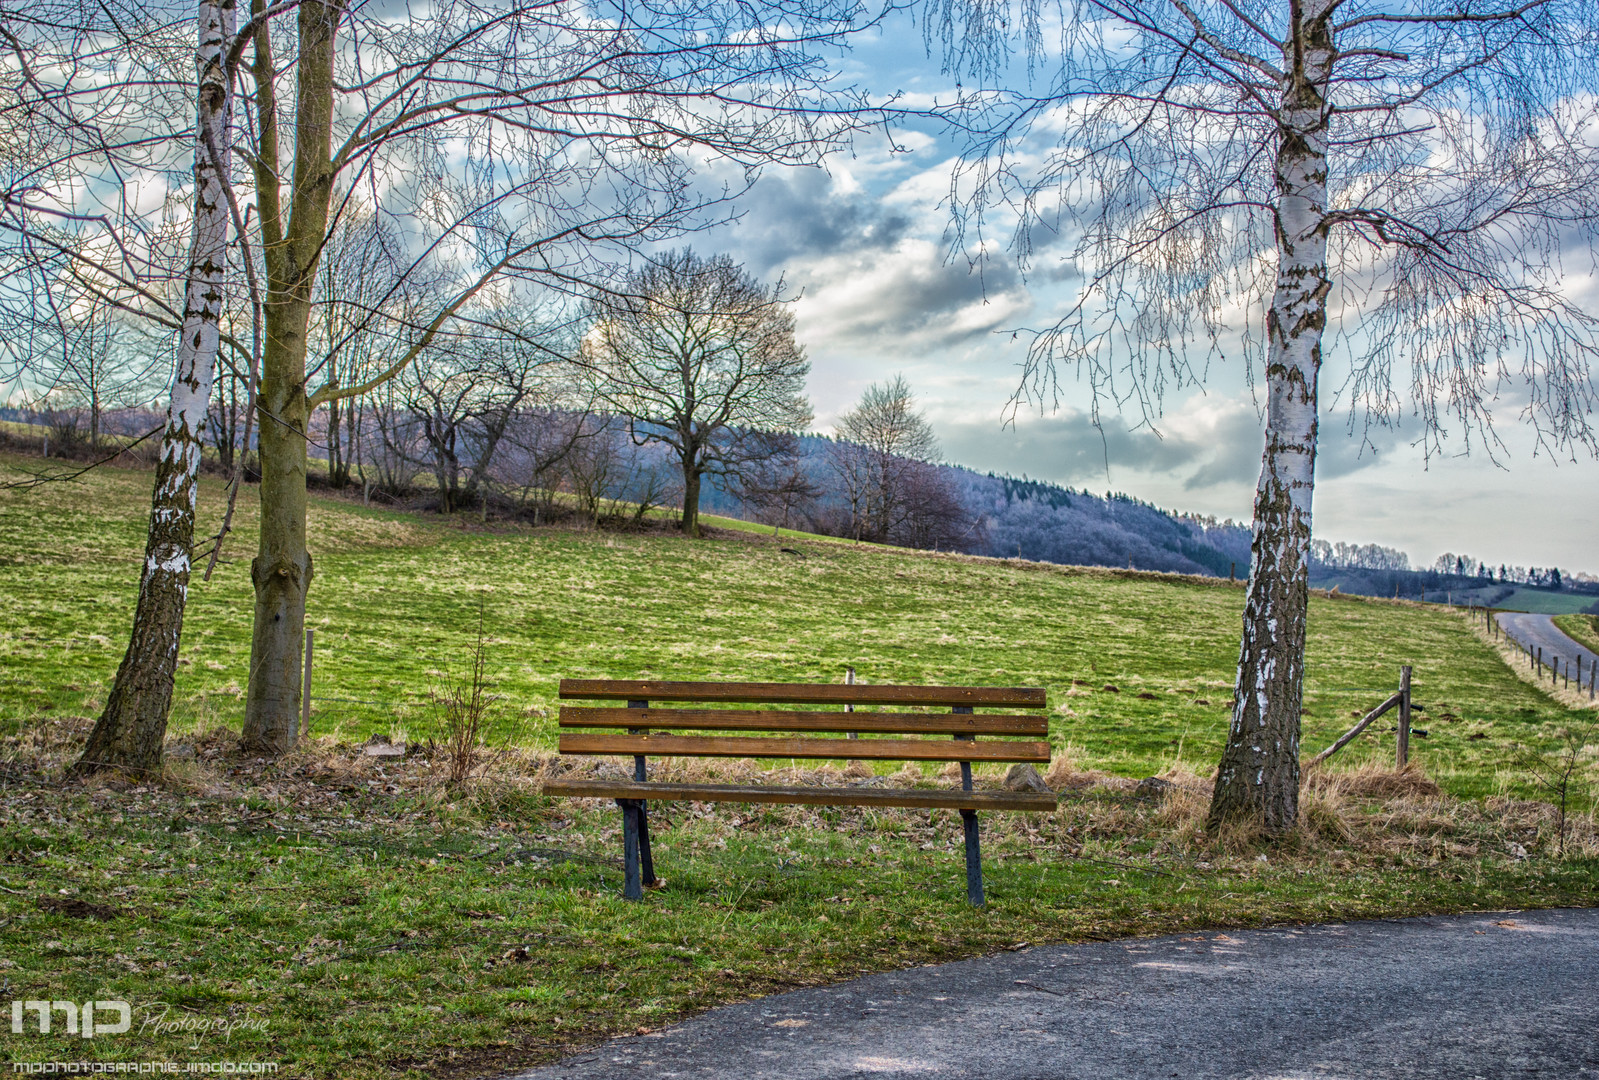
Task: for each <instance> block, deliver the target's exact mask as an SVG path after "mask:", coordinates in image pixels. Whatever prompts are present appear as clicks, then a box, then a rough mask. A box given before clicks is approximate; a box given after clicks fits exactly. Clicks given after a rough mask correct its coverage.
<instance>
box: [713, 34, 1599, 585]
mask: <svg viewBox="0 0 1599 1080" xmlns="http://www.w3.org/2000/svg"><path fill="white" fill-rule="evenodd" d="M843 64H844V67H845V71H846V74H847V75H848V76H849V77H851V78H853V79H855V80H858V81H860V82H862V83H864V84H865V85H867V86H869V87H871V88H872V89H873V90H874V91H875V92H879V93H888V92H892V91H902V92H904V93H905V94H907V95H910V100H913V101H925V100H926V99H927V98H928V97H931V96H934V95H937V96H939V97H941V98H943V99H946V100H947V98H948V96H949V95H950V93H951V92H952V90H953V80H952V79H951V78H950V77H949V76H947V75H944V74H942V73H941V72H940V70H939V68H940V65H939V63H938V61H937V60H936V59H930V58H928V56H927V55H926V53H925V51H924V49H923V46H922V34H921V30H920V27H917V26H915V25H914V24H912V23H911V22H910V20H909V19H908V18H907V17H905V16H902V15H901V16H895V17H893V18H892V19H890V20H889V22H887V23H886V24H885V26H884V28H883V30H882V32H880V33H878V34H876V35H872V36H870V37H868V38H866V39H864V40H861V41H859V42H858V43H857V45H856V47H855V49H854V51H853V52H852V53H851V54H849V55H848V56H847V57H845V58H844V60H843ZM896 141H897V142H898V143H899V144H900V145H901V147H903V152H893V151H892V150H891V148H890V146H889V144H888V141H887V140H886V139H885V138H883V137H882V136H881V135H875V136H866V137H863V138H861V139H859V140H858V141H857V143H856V146H855V148H854V152H853V153H852V154H850V155H840V156H838V157H836V158H834V159H833V160H831V161H830V162H829V163H828V166H827V168H826V169H805V170H787V171H778V172H769V173H768V174H767V175H766V176H764V177H763V178H762V179H761V181H760V182H759V183H758V185H757V186H756V188H755V190H754V191H753V192H752V193H751V196H750V198H749V199H748V201H747V204H746V206H745V213H744V215H743V217H742V219H741V220H740V221H739V222H738V224H737V225H735V226H732V227H728V228H724V229H720V230H718V231H717V232H715V233H713V234H711V235H710V236H705V237H701V238H698V239H697V240H696V246H697V247H700V248H702V249H715V250H725V251H730V252H732V253H733V254H734V255H735V257H737V258H739V259H740V260H741V261H743V262H744V263H745V264H746V266H747V267H748V268H749V269H750V270H751V271H752V272H754V273H756V274H758V275H760V276H761V277H763V278H767V279H771V278H775V277H776V276H778V275H780V274H781V275H783V276H784V277H785V278H786V280H787V282H788V284H789V285H790V287H791V289H793V290H797V291H800V292H801V293H802V296H801V299H800V300H799V301H798V302H797V305H796V314H797V316H798V323H799V336H800V339H801V341H802V342H803V343H804V344H805V345H806V347H807V349H808V351H809V354H810V357H811V361H812V374H811V379H810V394H811V400H812V402H813V404H814V406H815V409H816V417H817V419H816V427H817V429H818V430H822V431H827V430H829V429H830V428H831V425H832V422H833V420H834V419H835V418H836V417H837V416H838V415H839V414H840V413H841V412H843V411H844V410H846V409H847V408H849V407H850V405H851V404H852V403H853V402H854V401H855V400H856V399H857V398H858V397H859V396H860V393H861V391H863V390H864V389H865V388H866V387H867V386H868V385H869V384H871V383H873V382H879V381H882V380H884V379H886V378H889V377H891V376H893V375H894V374H896V373H902V374H904V375H905V376H906V378H907V379H908V380H909V381H910V382H911V384H912V386H913V387H914V388H915V390H916V391H917V394H918V397H919V400H920V402H921V404H922V406H923V407H924V408H925V410H926V412H927V414H928V415H929V417H930V418H931V420H932V422H933V425H934V427H935V429H936V430H937V431H938V433H939V436H940V438H941V439H942V442H943V447H944V453H945V456H946V458H947V459H948V460H950V461H952V462H955V463H957V464H962V465H967V466H970V467H972V468H975V469H979V470H983V471H988V470H993V471H996V472H1008V473H1012V474H1015V475H1022V474H1026V475H1027V476H1030V477H1034V478H1040V479H1046V480H1053V481H1056V482H1059V483H1063V484H1069V485H1072V486H1074V487H1085V488H1088V489H1090V490H1094V491H1105V490H1116V491H1122V492H1126V493H1127V494H1130V495H1133V496H1136V497H1138V498H1141V499H1145V500H1148V501H1151V502H1154V503H1156V504H1159V505H1161V506H1164V507H1167V508H1170V509H1175V510H1186V511H1193V512H1198V513H1206V514H1214V515H1216V516H1218V517H1231V518H1234V519H1239V520H1248V518H1249V516H1250V504H1251V498H1252V496H1253V492H1254V485H1255V480H1256V477H1257V476H1258V473H1259V468H1260V457H1261V448H1262V420H1261V414H1260V412H1259V410H1258V409H1257V406H1256V398H1255V396H1254V395H1253V393H1252V392H1251V390H1250V387H1249V384H1248V379H1247V376H1246V373H1245V372H1244V370H1243V369H1242V366H1241V362H1238V361H1225V362H1213V363H1211V364H1210V366H1209V371H1208V373H1207V377H1206V379H1205V386H1204V387H1203V389H1195V388H1188V389H1185V390H1183V391H1181V392H1177V393H1174V394H1169V395H1168V396H1167V398H1166V400H1165V402H1164V410H1163V415H1162V416H1161V418H1160V420H1159V427H1160V429H1161V434H1160V436H1157V435H1156V434H1154V433H1152V432H1151V431H1150V430H1148V428H1147V427H1144V428H1139V422H1140V419H1141V418H1140V417H1139V416H1138V414H1137V413H1136V411H1134V412H1133V413H1132V414H1131V415H1130V417H1129V418H1124V417H1123V416H1121V415H1118V414H1117V412H1116V408H1115V406H1114V404H1112V405H1111V406H1110V407H1109V409H1108V410H1107V408H1106V406H1105V405H1104V404H1103V403H1102V405H1101V411H1102V413H1104V414H1105V419H1106V422H1105V432H1104V436H1103V438H1102V436H1101V434H1100V432H1098V431H1096V430H1095V428H1094V427H1093V425H1092V424H1091V423H1090V421H1089V410H1090V405H1091V399H1090V394H1089V391H1088V388H1087V387H1086V385H1083V384H1080V383H1077V382H1075V381H1074V380H1072V379H1070V378H1067V379H1066V380H1064V389H1065V394H1064V396H1063V400H1062V402H1061V407H1060V408H1059V409H1058V410H1057V411H1047V410H1046V411H1044V412H1042V413H1040V411H1039V410H1038V409H1036V408H1024V409H1022V410H1021V411H1020V412H1019V413H1018V414H1017V415H1016V418H1015V422H1014V423H1013V424H1012V425H1009V426H1007V425H1006V424H1005V423H1004V421H1005V417H1006V415H1007V403H1008V402H1009V401H1010V399H1011V397H1012V395H1013V394H1015V392H1016V390H1017V388H1018V379H1019V366H1018V365H1019V364H1020V363H1021V361H1022V360H1023V355H1024V349H1025V344H1024V342H1023V340H1020V339H1014V338H1013V336H1012V334H1011V333H1010V331H1012V330H1015V329H1017V328H1026V327H1038V326H1042V325H1047V324H1048V323H1049V322H1050V321H1051V320H1052V317H1053V315H1055V314H1056V313H1058V312H1059V310H1060V306H1061V304H1062V301H1063V298H1064V297H1065V296H1067V295H1068V293H1067V292H1066V290H1067V288H1068V287H1069V282H1070V280H1071V278H1072V271H1073V268H1072V267H1071V266H1070V265H1069V264H1065V263H1063V262H1062V260H1061V259H1060V258H1059V256H1058V255H1052V254H1051V253H1050V252H1048V251H1047V250H1046V251H1045V252H1043V254H1041V255H1040V256H1039V257H1038V258H1037V259H1036V260H1035V262H1034V265H1033V266H1032V267H1031V268H1030V270H1029V272H1028V273H1027V274H1025V275H1024V274H1023V273H1021V272H1020V271H1019V270H1018V269H1017V267H1016V266H1015V264H1014V262H1013V261H1012V260H1011V259H1010V258H1009V257H1008V255H1007V253H1006V252H1005V251H1004V250H1003V248H1002V247H996V248H994V249H992V251H991V255H992V257H991V258H990V259H989V260H988V261H987V263H986V265H985V267H984V270H983V273H982V275H981V276H979V275H976V274H973V273H971V272H970V270H969V260H968V258H967V257H965V255H963V254H962V253H960V252H954V253H952V252H951V250H950V245H949V241H948V225H949V212H948V209H947V207H946V206H942V205H940V203H941V200H943V199H944V198H945V197H946V196H947V194H948V191H949V177H950V165H951V162H952V160H953V159H955V158H956V157H957V156H958V155H959V152H960V146H959V145H958V144H957V143H956V142H954V141H953V140H951V139H948V138H945V137H942V136H941V133H940V132H938V131H936V130H934V129H931V128H922V129H920V130H915V129H905V130H900V131H898V132H897V133H896ZM1001 240H1002V241H1003V237H1001ZM967 254H970V251H968V252H967ZM1583 287H1584V288H1586V287H1587V286H1586V284H1584V286H1583ZM1590 295H1593V296H1594V299H1595V302H1596V303H1599V291H1595V292H1594V293H1592V294H1590ZM1346 371H1347V361H1344V360H1341V358H1340V355H1339V351H1338V346H1337V344H1336V343H1335V342H1334V341H1333V339H1332V337H1331V335H1329V341H1328V351H1327V361H1326V365H1325V367H1324V369H1323V381H1322V387H1321V391H1322V399H1323V408H1324V414H1323V421H1322V438H1321V450H1320V455H1319V459H1318V467H1317V490H1316V496H1315V531H1316V534H1317V535H1318V536H1320V537H1322V538H1324V539H1327V540H1335V541H1336V540H1348V541H1358V542H1362V543H1371V542H1375V543H1380V544H1385V545H1389V546H1393V547H1398V548H1400V549H1402V550H1404V551H1406V552H1407V553H1409V555H1410V557H1411V560H1412V562H1413V563H1420V564H1430V563H1431V562H1432V560H1433V559H1434V557H1435V556H1437V555H1438V554H1440V553H1442V552H1444V551H1446V550H1447V551H1453V552H1457V553H1465V554H1470V555H1473V556H1476V557H1477V558H1480V559H1483V560H1485V561H1488V562H1492V563H1499V562H1508V563H1513V564H1516V563H1519V564H1522V565H1539V566H1548V565H1558V566H1560V567H1562V568H1563V569H1566V570H1568V571H1570V570H1577V571H1587V572H1590V573H1593V572H1599V542H1596V538H1599V462H1595V461H1594V460H1593V459H1592V458H1591V457H1588V456H1587V455H1586V454H1584V453H1582V452H1581V451H1579V452H1578V455H1577V457H1576V458H1575V459H1573V458H1572V456H1571V455H1570V454H1566V455H1560V454H1557V453H1551V452H1550V451H1549V450H1548V449H1547V448H1541V447H1539V446H1538V445H1537V444H1536V441H1535V440H1534V439H1533V438H1532V437H1531V433H1530V432H1529V431H1528V430H1527V429H1526V428H1525V427H1524V426H1523V425H1522V424H1521V423H1520V420H1519V416H1518V413H1519V409H1518V406H1517V403H1516V402H1515V401H1514V400H1509V399H1507V400H1506V401H1505V402H1504V403H1503V405H1502V406H1501V408H1500V409H1499V412H1498V414H1497V416H1496V420H1497V423H1498V426H1499V430H1500V434H1501V436H1502V438H1503V439H1504V443H1505V448H1504V450H1502V451H1500V452H1498V453H1497V454H1496V455H1494V457H1493V458H1490V457H1489V456H1488V455H1486V454H1484V453H1482V452H1481V451H1480V449H1479V448H1478V447H1477V446H1476V445H1475V444H1473V446H1472V447H1471V450H1470V453H1469V454H1468V453H1467V452H1466V446H1465V444H1464V443H1463V441H1461V440H1460V439H1459V438H1458V432H1457V433H1455V437H1454V438H1452V439H1450V440H1446V442H1445V443H1444V447H1443V451H1444V452H1443V454H1442V455H1434V456H1431V458H1430V460H1429V459H1428V457H1427V456H1425V455H1424V454H1423V452H1422V450H1421V447H1420V446H1419V445H1418V440H1419V437H1420V435H1421V427H1420V424H1419V421H1417V420H1416V419H1415V418H1414V417H1413V416H1412V415H1411V414H1410V412H1409V410H1408V408H1407V409H1406V410H1405V411H1404V413H1403V414H1402V415H1400V416H1399V417H1398V424H1397V427H1396V428H1395V429H1392V430H1384V431H1380V432H1378V433H1376V434H1375V435H1373V436H1372V437H1371V440H1370V443H1368V444H1365V445H1362V441H1361V439H1360V438H1359V437H1358V434H1357V436H1356V437H1353V438H1352V437H1350V435H1349V434H1348V428H1349V422H1350V417H1349V412H1348V402H1347V400H1346V399H1344V398H1341V397H1340V396H1339V394H1338V393H1337V391H1338V390H1339V388H1340V385H1341V383H1342V381H1343V377H1344V373H1345V372H1346ZM1133 429H1137V430H1133ZM1358 430H1359V429H1358V427H1357V432H1358ZM1107 466H1108V469H1107Z"/></svg>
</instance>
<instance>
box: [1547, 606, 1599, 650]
mask: <svg viewBox="0 0 1599 1080" xmlns="http://www.w3.org/2000/svg"><path fill="white" fill-rule="evenodd" d="M1555 625H1556V626H1558V627H1560V629H1561V630H1562V631H1563V632H1564V633H1565V635H1566V636H1567V637H1569V638H1570V639H1571V640H1572V641H1575V642H1577V643H1578V644H1579V645H1586V646H1588V648H1590V649H1592V650H1593V651H1594V653H1595V654H1599V615H1583V614H1576V615H1556V616H1555Z"/></svg>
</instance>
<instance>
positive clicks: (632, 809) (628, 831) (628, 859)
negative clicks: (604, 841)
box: [616, 799, 644, 900]
mask: <svg viewBox="0 0 1599 1080" xmlns="http://www.w3.org/2000/svg"><path fill="white" fill-rule="evenodd" d="M616 804H617V805H618V806H620V807H621V808H622V865H623V868H624V870H625V872H626V878H627V881H626V883H625V884H624V885H623V886H622V897H623V899H626V900H642V899H644V886H643V884H642V883H641V882H640V881H639V843H638V822H639V808H638V800H637V799H617V800H616Z"/></svg>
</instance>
